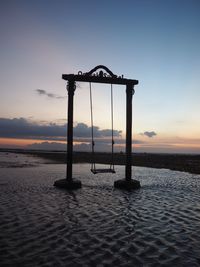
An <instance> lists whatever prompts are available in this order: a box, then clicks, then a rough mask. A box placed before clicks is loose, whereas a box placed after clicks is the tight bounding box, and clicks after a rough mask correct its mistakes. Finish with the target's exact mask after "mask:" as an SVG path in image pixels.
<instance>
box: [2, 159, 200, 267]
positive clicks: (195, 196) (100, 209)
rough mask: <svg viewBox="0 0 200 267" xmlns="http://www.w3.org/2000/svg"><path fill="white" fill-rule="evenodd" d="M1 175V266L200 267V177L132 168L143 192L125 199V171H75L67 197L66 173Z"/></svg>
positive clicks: (44, 167)
mask: <svg viewBox="0 0 200 267" xmlns="http://www.w3.org/2000/svg"><path fill="white" fill-rule="evenodd" d="M29 160H30V162H31V158H29ZM32 160H33V159H32ZM19 162H20V160H19ZM1 167H2V168H1V169H0V186H1V187H0V188H1V194H0V216H1V224H0V255H1V256H0V257H1V258H0V266H200V194H199V193H200V176H199V175H192V174H188V173H183V172H175V171H169V170H165V169H162V170H159V169H152V168H140V167H133V172H134V178H136V179H138V180H140V182H141V186H142V188H141V189H140V190H137V191H134V192H126V191H121V190H117V189H114V188H113V183H114V181H115V180H117V179H121V178H123V177H124V167H122V166H117V167H116V170H117V174H115V175H112V174H108V175H105V174H103V175H93V174H91V173H90V172H89V169H90V166H89V165H88V164H76V165H74V177H76V178H79V179H80V180H81V181H82V186H83V187H82V189H79V190H76V191H73V192H67V191H65V190H59V189H58V188H55V187H53V183H54V181H55V180H57V179H62V178H64V177H65V170H66V167H65V165H62V164H39V163H38V162H37V165H34V166H31V165H29V164H27V166H25V167H23V168H14V167H13V168H10V167H9V168H8V166H7V167H5V166H4V167H3V165H2V166H1Z"/></svg>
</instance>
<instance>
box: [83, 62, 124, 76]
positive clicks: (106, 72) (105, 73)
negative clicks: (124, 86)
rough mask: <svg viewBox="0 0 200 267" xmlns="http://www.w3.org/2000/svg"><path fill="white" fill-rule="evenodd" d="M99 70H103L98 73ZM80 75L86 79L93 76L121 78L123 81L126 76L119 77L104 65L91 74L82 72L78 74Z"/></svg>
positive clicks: (90, 72)
mask: <svg viewBox="0 0 200 267" xmlns="http://www.w3.org/2000/svg"><path fill="white" fill-rule="evenodd" d="M99 69H101V70H100V71H98V70H99ZM78 75H83V76H86V77H91V76H95V77H101V78H102V77H108V78H119V79H123V78H124V76H123V75H121V76H117V75H115V74H114V73H113V72H112V71H111V70H109V68H107V67H106V66H104V65H98V66H96V67H95V68H93V69H91V70H90V71H89V72H85V73H83V72H82V71H79V72H78Z"/></svg>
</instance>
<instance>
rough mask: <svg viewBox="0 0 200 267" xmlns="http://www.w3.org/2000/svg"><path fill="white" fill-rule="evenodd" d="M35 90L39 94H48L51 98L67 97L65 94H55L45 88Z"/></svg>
mask: <svg viewBox="0 0 200 267" xmlns="http://www.w3.org/2000/svg"><path fill="white" fill-rule="evenodd" d="M35 91H36V92H37V93H38V94H39V95H46V96H48V97H50V98H56V99H63V98H66V97H65V96H59V95H55V94H52V93H48V92H47V91H45V90H43V89H35Z"/></svg>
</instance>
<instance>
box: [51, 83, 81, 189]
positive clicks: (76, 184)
mask: <svg viewBox="0 0 200 267" xmlns="http://www.w3.org/2000/svg"><path fill="white" fill-rule="evenodd" d="M75 90H76V83H75V81H74V80H73V79H72V80H71V79H70V80H69V81H68V84H67V91H68V116H67V169H66V179H61V180H58V181H55V183H54V185H55V186H57V187H60V188H65V189H69V190H71V189H78V188H81V181H79V180H77V179H74V178H73V179H72V166H73V108H74V92H75Z"/></svg>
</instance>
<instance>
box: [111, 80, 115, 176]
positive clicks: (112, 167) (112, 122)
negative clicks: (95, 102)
mask: <svg viewBox="0 0 200 267" xmlns="http://www.w3.org/2000/svg"><path fill="white" fill-rule="evenodd" d="M110 99H111V129H112V151H111V163H110V169H113V171H114V164H113V155H114V144H115V141H114V130H113V126H114V119H113V117H114V116H113V85H112V83H111V87H110Z"/></svg>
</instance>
